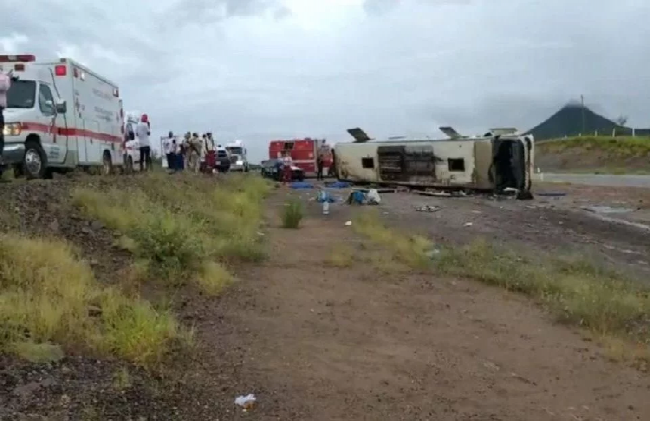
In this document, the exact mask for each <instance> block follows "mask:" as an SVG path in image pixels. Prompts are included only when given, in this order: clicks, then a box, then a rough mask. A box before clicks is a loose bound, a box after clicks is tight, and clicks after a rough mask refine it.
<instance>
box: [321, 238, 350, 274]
mask: <svg viewBox="0 0 650 421" xmlns="http://www.w3.org/2000/svg"><path fill="white" fill-rule="evenodd" d="M354 260H355V251H354V249H353V248H352V247H349V246H347V245H345V244H341V245H337V246H336V247H334V248H333V249H332V251H331V252H330V254H329V256H327V258H326V259H325V261H326V263H327V264H329V265H330V266H334V267H338V268H347V267H350V266H352V265H353V263H354Z"/></svg>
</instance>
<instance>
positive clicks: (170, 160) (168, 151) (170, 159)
mask: <svg viewBox="0 0 650 421" xmlns="http://www.w3.org/2000/svg"><path fill="white" fill-rule="evenodd" d="M173 142H174V133H172V132H169V135H168V136H167V138H165V139H164V140H163V153H164V154H165V158H166V159H167V168H168V169H169V170H170V171H174V169H175V167H176V154H175V153H174V152H175V151H174V148H175V146H176V145H175V144H174V143H173Z"/></svg>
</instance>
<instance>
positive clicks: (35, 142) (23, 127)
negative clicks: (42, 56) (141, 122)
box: [0, 54, 124, 178]
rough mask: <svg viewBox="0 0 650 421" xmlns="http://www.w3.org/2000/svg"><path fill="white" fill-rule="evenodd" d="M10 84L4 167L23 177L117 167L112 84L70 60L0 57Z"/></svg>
mask: <svg viewBox="0 0 650 421" xmlns="http://www.w3.org/2000/svg"><path fill="white" fill-rule="evenodd" d="M0 70H2V71H3V72H12V74H13V76H14V80H13V82H12V84H11V88H10V89H9V91H8V93H7V108H6V109H5V110H4V118H5V128H4V131H3V134H4V140H5V146H4V151H3V158H4V161H5V164H6V165H9V166H12V167H14V168H15V170H16V172H17V173H18V174H19V175H20V174H24V175H25V176H27V178H46V177H48V176H49V175H51V173H52V172H55V171H60V172H65V171H69V170H72V169H74V168H76V167H94V166H96V167H101V168H103V172H104V173H110V172H111V171H112V170H113V168H114V166H122V165H123V162H124V158H123V155H122V149H123V147H122V143H123V136H124V125H123V119H124V115H123V111H122V100H121V99H120V98H119V90H118V87H117V85H116V84H114V83H112V82H110V81H108V80H107V79H105V78H103V77H101V76H99V75H98V74H96V73H94V72H92V71H91V70H89V69H87V68H86V67H84V66H82V65H81V64H79V63H76V62H74V61H73V60H70V59H66V58H62V59H60V60H58V61H46V62H37V61H36V57H35V56H33V55H28V54H25V55H0Z"/></svg>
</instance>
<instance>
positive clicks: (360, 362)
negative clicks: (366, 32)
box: [0, 184, 650, 421]
mask: <svg viewBox="0 0 650 421" xmlns="http://www.w3.org/2000/svg"><path fill="white" fill-rule="evenodd" d="M57 186H58V185H57ZM31 189H32V190H33V189H36V193H38V195H31V194H28V193H29V192H28V191H26V190H25V189H24V188H21V189H16V190H13V193H12V194H11V195H6V196H7V197H11V199H12V200H13V201H16V200H18V201H21V200H22V201H24V204H16V203H15V202H12V203H11V204H10V205H7V208H8V209H9V210H12V209H14V208H16V210H17V211H18V210H19V209H18V208H20V209H22V211H20V215H21V218H22V219H21V221H20V224H19V225H20V226H22V227H24V229H25V231H26V232H29V233H36V232H38V231H39V230H40V229H46V231H48V232H49V233H62V234H63V235H64V236H65V237H66V238H69V239H70V240H71V241H73V242H75V244H78V245H80V246H81V247H82V251H83V253H84V254H85V255H86V257H87V258H88V259H89V260H92V261H93V267H94V269H95V270H96V271H97V272H100V273H99V275H100V279H106V282H108V280H109V278H110V274H111V273H112V274H113V276H115V275H114V274H115V273H119V272H117V269H118V267H119V266H120V265H122V264H124V262H125V261H126V260H128V256H124V255H123V254H122V253H123V252H122V251H120V250H119V249H117V248H116V247H114V245H112V243H111V242H112V240H111V238H112V237H111V235H110V233H108V232H106V230H105V229H104V228H102V227H97V226H94V225H93V223H92V221H84V220H83V219H81V218H80V217H79V215H76V214H73V215H72V218H69V215H68V216H66V215H67V214H66V213H65V212H64V211H63V210H61V209H60V208H59V207H58V206H57V205H56V204H50V205H45V204H43V203H42V204H40V205H38V204H37V203H35V202H39V203H40V202H41V201H47V200H50V201H51V202H52V203H55V202H56V199H55V198H56V197H65V195H66V194H67V193H66V191H67V190H66V189H67V187H57V189H53V188H52V185H47V184H43V186H42V187H37V188H31ZM287 195H291V196H294V197H295V196H296V195H298V196H301V197H302V199H303V200H304V201H305V203H306V204H307V217H306V219H305V220H304V224H303V226H302V228H300V229H298V230H287V229H282V228H279V224H278V215H277V213H278V212H279V209H281V208H282V206H283V203H284V202H285V199H286V197H287ZM313 195H314V193H313V192H288V191H286V190H279V191H277V192H276V193H275V194H274V195H273V197H271V199H270V200H269V203H268V206H267V213H268V215H267V219H268V224H267V226H266V227H264V229H263V230H262V233H263V234H264V237H265V238H266V239H267V241H268V250H269V252H270V256H269V258H268V259H267V260H266V261H265V262H264V263H262V264H259V265H257V266H248V267H241V268H240V269H239V271H238V272H237V273H236V275H237V277H238V279H239V281H238V282H237V283H236V284H235V285H234V286H232V287H231V288H230V289H229V290H227V292H226V293H225V294H224V295H223V296H222V297H221V298H219V299H217V300H214V299H208V298H206V297H204V296H200V295H197V294H196V292H193V291H180V292H179V293H178V294H177V296H175V297H174V303H175V304H174V308H175V311H176V312H177V313H178V314H179V318H180V320H182V321H183V323H185V324H188V325H192V326H194V327H195V330H196V347H195V349H193V354H191V355H188V356H183V358H182V359H181V361H180V362H177V364H179V366H176V367H172V366H170V367H169V370H170V372H169V373H167V372H166V373H165V374H164V375H163V376H159V375H151V374H148V373H143V372H142V371H141V370H137V369H133V368H129V370H130V373H131V383H132V384H133V385H132V386H130V387H129V388H127V389H126V390H124V389H122V390H116V389H115V388H114V387H113V386H112V384H113V383H114V378H113V376H114V373H115V372H116V368H119V367H121V366H120V365H119V364H118V363H116V362H114V361H96V360H88V359H82V358H68V359H66V360H64V361H63V362H62V363H60V364H53V365H48V366H45V367H44V366H34V365H26V366H19V365H17V364H16V363H15V361H8V362H6V361H4V360H2V361H0V362H3V363H6V367H9V365H10V364H14V365H13V366H11V367H10V368H6V367H5V368H3V369H1V370H0V392H1V395H2V399H4V400H1V401H0V403H2V404H3V405H5V406H6V407H7V408H10V409H11V411H10V412H7V413H8V414H14V415H15V416H13V417H12V416H7V417H6V418H2V417H0V419H7V420H14V419H16V420H19V419H20V420H22V419H49V420H59V419H60V420H64V419H80V420H81V419H88V420H90V419H116V420H117V419H120V420H121V419H125V420H126V419H134V420H135V419H137V420H140V419H147V420H149V419H158V420H161V419H164V420H183V421H188V420H189V421H191V420H197V421H199V420H200V421H204V420H244V419H246V420H305V421H307V420H309V421H312V420H313V421H321V420H322V421H330V420H370V421H376V420H405V421H416V420H442V421H447V420H449V421H456V420H458V421H460V420H475V421H478V420H485V421H487V420H492V421H496V420H499V421H522V420H527V421H537V420H539V421H542V420H544V421H546V420H567V421H573V420H593V421H596V420H611V421H620V420H647V419H650V401H648V399H647V396H648V391H649V390H650V377H649V376H648V375H647V374H646V373H642V372H640V371H638V370H635V369H633V368H630V367H628V366H626V365H625V364H623V363H615V362H611V361H609V359H608V357H607V355H606V353H605V352H604V351H603V350H602V349H601V348H600V347H599V346H597V345H596V344H594V343H593V342H591V341H589V340H587V339H585V338H584V336H583V335H582V334H581V332H578V331H573V330H571V329H569V328H567V327H565V326H559V325H556V324H554V323H553V322H552V321H551V319H550V318H549V317H548V316H547V315H546V314H545V313H544V312H542V311H541V310H540V309H538V308H537V307H536V306H535V305H534V304H532V303H531V302H530V301H528V300H527V299H524V298H522V297H520V296H518V295H515V294H512V293H506V292H504V291H503V290H501V289H497V288H490V287H487V286H485V285H483V284H480V283H478V282H475V281H470V280H461V279H450V278H440V277H436V276H435V275H432V274H424V273H418V272H413V271H410V272H392V273H385V272H382V271H379V270H378V269H377V268H374V267H368V266H367V265H365V264H363V262H360V261H357V262H353V263H352V265H351V266H350V267H345V268H337V267H334V266H332V264H331V263H330V262H329V261H328V259H329V257H330V255H331V253H332V250H334V249H336V248H340V247H341V246H345V247H349V248H351V249H353V250H359V251H366V250H367V249H368V247H369V245H368V242H367V240H364V239H362V238H360V237H359V236H358V235H356V234H355V233H354V232H353V230H352V229H351V228H350V227H348V226H346V225H345V221H348V220H351V219H352V218H353V216H354V214H355V212H358V211H359V210H358V209H356V208H351V207H348V206H345V205H334V206H332V213H331V214H330V215H329V216H328V217H324V216H322V215H321V214H320V209H319V207H318V205H316V203H314V202H313V201H310V200H309V199H310V198H311V197H312V196H313ZM575 195H577V193H576V194H575ZM575 195H574V194H572V197H573V196H575ZM383 199H384V203H383V204H382V205H381V208H380V209H381V211H382V213H383V214H384V217H385V218H387V219H388V220H389V221H391V222H392V223H393V224H394V226H395V228H396V229H404V230H418V232H420V233H422V234H428V235H431V236H433V237H434V238H435V239H439V240H440V241H448V242H452V243H453V242H456V243H464V242H467V241H469V240H471V239H472V238H475V237H476V236H479V235H480V236H485V237H487V238H488V239H491V240H493V241H497V242H501V243H508V242H510V243H513V244H515V246H517V247H520V248H521V250H524V249H526V250H532V251H533V252H535V251H544V252H556V251H557V249H558V248H562V249H566V250H574V251H575V250H582V251H585V250H586V251H589V252H593V253H594V257H599V256H606V257H607V258H608V259H610V262H611V264H613V265H617V267H628V266H629V267H633V269H634V270H635V271H641V272H642V273H644V272H643V271H644V270H645V265H644V264H643V263H639V261H643V259H647V256H648V255H649V253H648V252H649V251H650V250H648V242H647V240H646V238H647V237H646V236H643V235H641V234H639V233H638V232H636V231H633V230H630V229H629V227H624V226H618V225H612V224H605V223H604V222H603V221H598V220H596V219H594V218H592V219H585V218H584V215H582V214H580V213H576V211H574V210H571V209H569V207H570V206H569V205H568V204H567V205H566V208H565V207H564V205H560V204H557V203H556V204H554V205H553V206H550V205H551V204H550V203H541V201H536V202H512V201H504V202H492V201H487V200H483V199H478V198H476V199H437V198H428V197H426V198H425V197H420V196H415V195H407V194H395V195H388V194H387V195H384V196H383ZM585 200H586V199H585ZM30 204H31V205H30ZM419 204H429V205H433V206H439V207H440V210H438V211H436V212H431V213H427V212H418V211H416V210H415V206H416V205H419ZM547 205H548V206H547ZM36 207H40V208H41V209H42V210H40V211H35V210H34V208H36ZM27 209H29V210H27ZM66 212H67V211H66ZM54 221H58V222H57V223H56V224H55V223H54ZM14 222H15V221H14ZM468 222H472V225H471V226H466V224H467V223H468ZM77 233H80V234H77ZM606 245H607V246H609V247H614V249H610V248H607V247H605V246H606ZM619 249H620V250H632V251H633V253H629V252H624V251H620V250H619ZM178 372H180V373H181V375H180V376H179V374H178ZM248 393H255V394H256V395H257V398H258V405H257V407H256V408H255V409H254V410H253V411H251V412H250V413H244V412H242V410H241V409H240V408H238V407H236V406H234V405H233V400H234V398H235V397H236V396H238V395H242V394H243V395H245V394H248ZM89 403H92V406H93V408H99V411H103V412H98V413H100V415H99V416H97V415H96V414H95V418H92V417H91V416H88V417H86V416H85V415H84V416H82V415H80V414H86V412H83V411H82V409H84V406H85V405H87V404H89ZM0 414H2V411H1V410H0ZM16 414H18V415H16ZM44 414H47V415H48V416H44ZM29 415H31V417H29ZM38 415H40V416H41V417H42V418H39V417H38Z"/></svg>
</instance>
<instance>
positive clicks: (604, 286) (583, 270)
mask: <svg viewBox="0 0 650 421" xmlns="http://www.w3.org/2000/svg"><path fill="white" fill-rule="evenodd" d="M353 227H354V229H355V231H356V232H358V233H359V234H362V235H363V236H364V237H366V238H367V239H369V240H370V241H371V242H372V243H373V244H375V245H380V246H382V248H384V249H385V250H387V252H388V253H389V255H388V256H387V257H388V258H384V259H381V260H376V261H377V262H381V269H386V268H387V267H388V266H389V265H390V266H392V267H393V268H394V270H400V268H410V270H411V271H412V270H418V271H426V272H431V273H432V274H439V275H444V276H453V277H462V278H471V279H475V280H478V281H481V282H483V283H486V284H488V285H493V286H498V287H502V288H504V289H506V290H508V291H512V292H517V293H521V294H524V295H527V296H529V297H531V298H532V299H534V300H535V301H536V302H538V303H539V304H540V305H542V306H543V307H544V308H545V309H547V310H548V311H550V312H551V313H552V314H553V315H554V316H555V317H556V318H557V320H558V321H560V322H563V323H567V324H571V325H576V326H580V327H582V328H584V329H587V330H588V331H589V332H590V333H591V334H593V336H594V337H595V338H597V339H598V340H600V341H601V342H602V343H603V344H605V345H606V346H607V347H608V349H609V351H610V355H611V356H612V357H614V358H617V359H619V358H620V359H628V358H630V359H632V360H634V361H636V362H638V363H640V364H641V365H642V366H643V368H644V369H647V368H648V367H647V364H648V363H650V291H648V290H647V289H644V288H643V287H641V286H640V284H639V283H636V282H633V281H632V280H629V279H626V278H624V277H623V276H622V275H620V274H617V273H613V272H611V271H608V270H604V269H602V268H599V267H597V266H595V265H593V264H591V263H589V262H586V261H585V260H582V259H579V258H576V259H564V258H563V259H560V258H552V257H547V258H539V259H532V258H526V257H523V256H522V255H521V254H520V253H519V254H516V253H514V252H510V251H507V250H500V249H497V248H495V247H493V246H491V245H490V244H489V243H487V242H485V241H483V240H477V241H475V242H473V243H472V244H470V245H468V246H466V247H461V248H450V247H444V246H438V245H434V244H433V243H431V242H430V241H428V240H427V239H425V238H422V237H418V236H409V235H407V234H404V233H401V232H396V231H395V230H392V229H390V228H388V226H387V225H385V224H384V223H383V222H382V220H381V218H380V216H379V215H378V214H377V213H375V212H365V213H363V214H361V215H360V216H358V217H357V218H356V219H355V220H354V222H353ZM350 255H352V254H350ZM341 256H342V255H341V254H337V255H333V256H332V257H331V262H332V263H334V264H337V265H339V266H340V265H344V266H345V265H348V263H349V262H347V261H345V259H344V258H343V257H341Z"/></svg>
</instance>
